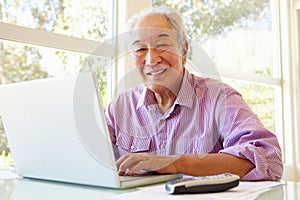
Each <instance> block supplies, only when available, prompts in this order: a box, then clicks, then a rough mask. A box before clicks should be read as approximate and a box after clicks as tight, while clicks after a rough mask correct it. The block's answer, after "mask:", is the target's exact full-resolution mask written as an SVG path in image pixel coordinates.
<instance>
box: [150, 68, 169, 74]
mask: <svg viewBox="0 0 300 200" xmlns="http://www.w3.org/2000/svg"><path fill="white" fill-rule="evenodd" d="M164 71H165V70H164V69H162V70H159V71H156V72H150V73H148V74H150V75H157V74H160V73H163V72H164Z"/></svg>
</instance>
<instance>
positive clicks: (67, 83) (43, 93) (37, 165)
mask: <svg viewBox="0 0 300 200" xmlns="http://www.w3.org/2000/svg"><path fill="white" fill-rule="evenodd" d="M97 88H98V87H97V81H96V79H95V76H94V73H92V72H85V73H79V74H78V75H73V76H66V77H61V78H47V79H40V80H33V81H26V82H20V83H13V84H7V85H1V86H0V116H1V117H2V120H3V123H4V129H5V132H6V134H7V137H8V142H9V147H10V150H11V152H12V155H13V160H14V164H15V169H16V172H17V173H18V174H19V175H20V176H22V177H29V178H37V179H46V180H53V181H61V182H70V183H77V184H86V185H93V186H103V187H110V188H128V187H135V186H140V185H146V184H153V183H158V182H164V181H167V180H171V179H175V178H179V177H180V175H178V174H173V175H151V176H150V175H148V176H137V177H125V178H124V177H120V176H119V175H118V173H117V169H116V163H115V157H114V151H113V146H112V143H111V140H110V136H109V132H108V128H107V124H106V120H105V116H104V111H103V107H102V103H101V98H99V93H98V89H97ZM122 179H124V180H122Z"/></svg>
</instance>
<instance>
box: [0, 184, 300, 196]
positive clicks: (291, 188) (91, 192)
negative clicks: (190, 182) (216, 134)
mask: <svg viewBox="0 0 300 200" xmlns="http://www.w3.org/2000/svg"><path fill="white" fill-rule="evenodd" d="M282 183H283V184H282V185H279V186H276V187H273V188H271V189H269V190H267V191H264V192H262V193H260V194H259V195H258V197H257V198H255V199H261V200H262V199H268V200H269V199H272V200H277V199H278V200H279V199H280V200H281V199H286V200H293V199H295V200H296V199H300V182H282ZM156 185H157V184H156ZM146 187H153V186H146ZM135 191H138V189H137V188H133V189H125V190H118V189H109V188H100V187H92V186H84V185H76V184H67V183H59V182H52V181H42V180H34V179H3V180H0V199H1V200H26V199H30V200H40V199H43V200H47V199H51V200H52V199H55V200H60V199H72V200H82V199H84V200H94V199H95V200H96V199H97V200H99V199H116V197H119V196H118V195H120V194H127V193H130V192H135ZM214 194H215V197H214V199H218V193H214ZM165 195H168V197H166V198H168V199H173V198H174V199H177V198H178V196H176V195H169V194H166V193H165ZM180 197H181V198H182V197H184V196H183V195H180ZM139 198H141V197H140V196H139ZM139 198H138V199H139ZM193 198H194V199H200V196H199V195H198V196H197V194H196V195H194V196H193ZM247 200H248V199H247Z"/></svg>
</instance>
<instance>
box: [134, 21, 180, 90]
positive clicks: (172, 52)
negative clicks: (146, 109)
mask: <svg viewBox="0 0 300 200" xmlns="http://www.w3.org/2000/svg"><path fill="white" fill-rule="evenodd" d="M132 36H133V40H132V44H131V45H132V56H133V63H134V65H135V66H136V67H137V68H138V70H139V73H140V75H141V78H142V80H143V83H144V84H145V85H146V86H147V87H148V88H150V89H151V90H152V91H153V92H156V93H159V92H162V91H165V90H166V89H169V90H171V91H172V92H174V93H175V92H176V91H178V89H179V87H180V83H181V80H182V76H183V73H184V67H183V64H184V58H183V57H184V56H185V55H184V54H185V53H184V51H183V49H179V46H178V41H177V40H176V37H175V34H174V31H173V30H172V29H171V26H170V24H169V22H168V21H167V19H166V18H165V17H163V16H159V15H154V16H148V17H145V18H143V19H141V20H140V21H139V22H138V23H137V24H136V25H135V27H134V30H133V32H132Z"/></svg>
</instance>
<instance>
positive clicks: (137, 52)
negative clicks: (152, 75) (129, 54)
mask: <svg viewBox="0 0 300 200" xmlns="http://www.w3.org/2000/svg"><path fill="white" fill-rule="evenodd" d="M146 52H147V48H146V47H139V48H134V49H133V53H134V55H135V56H143V55H144V54H146Z"/></svg>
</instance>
